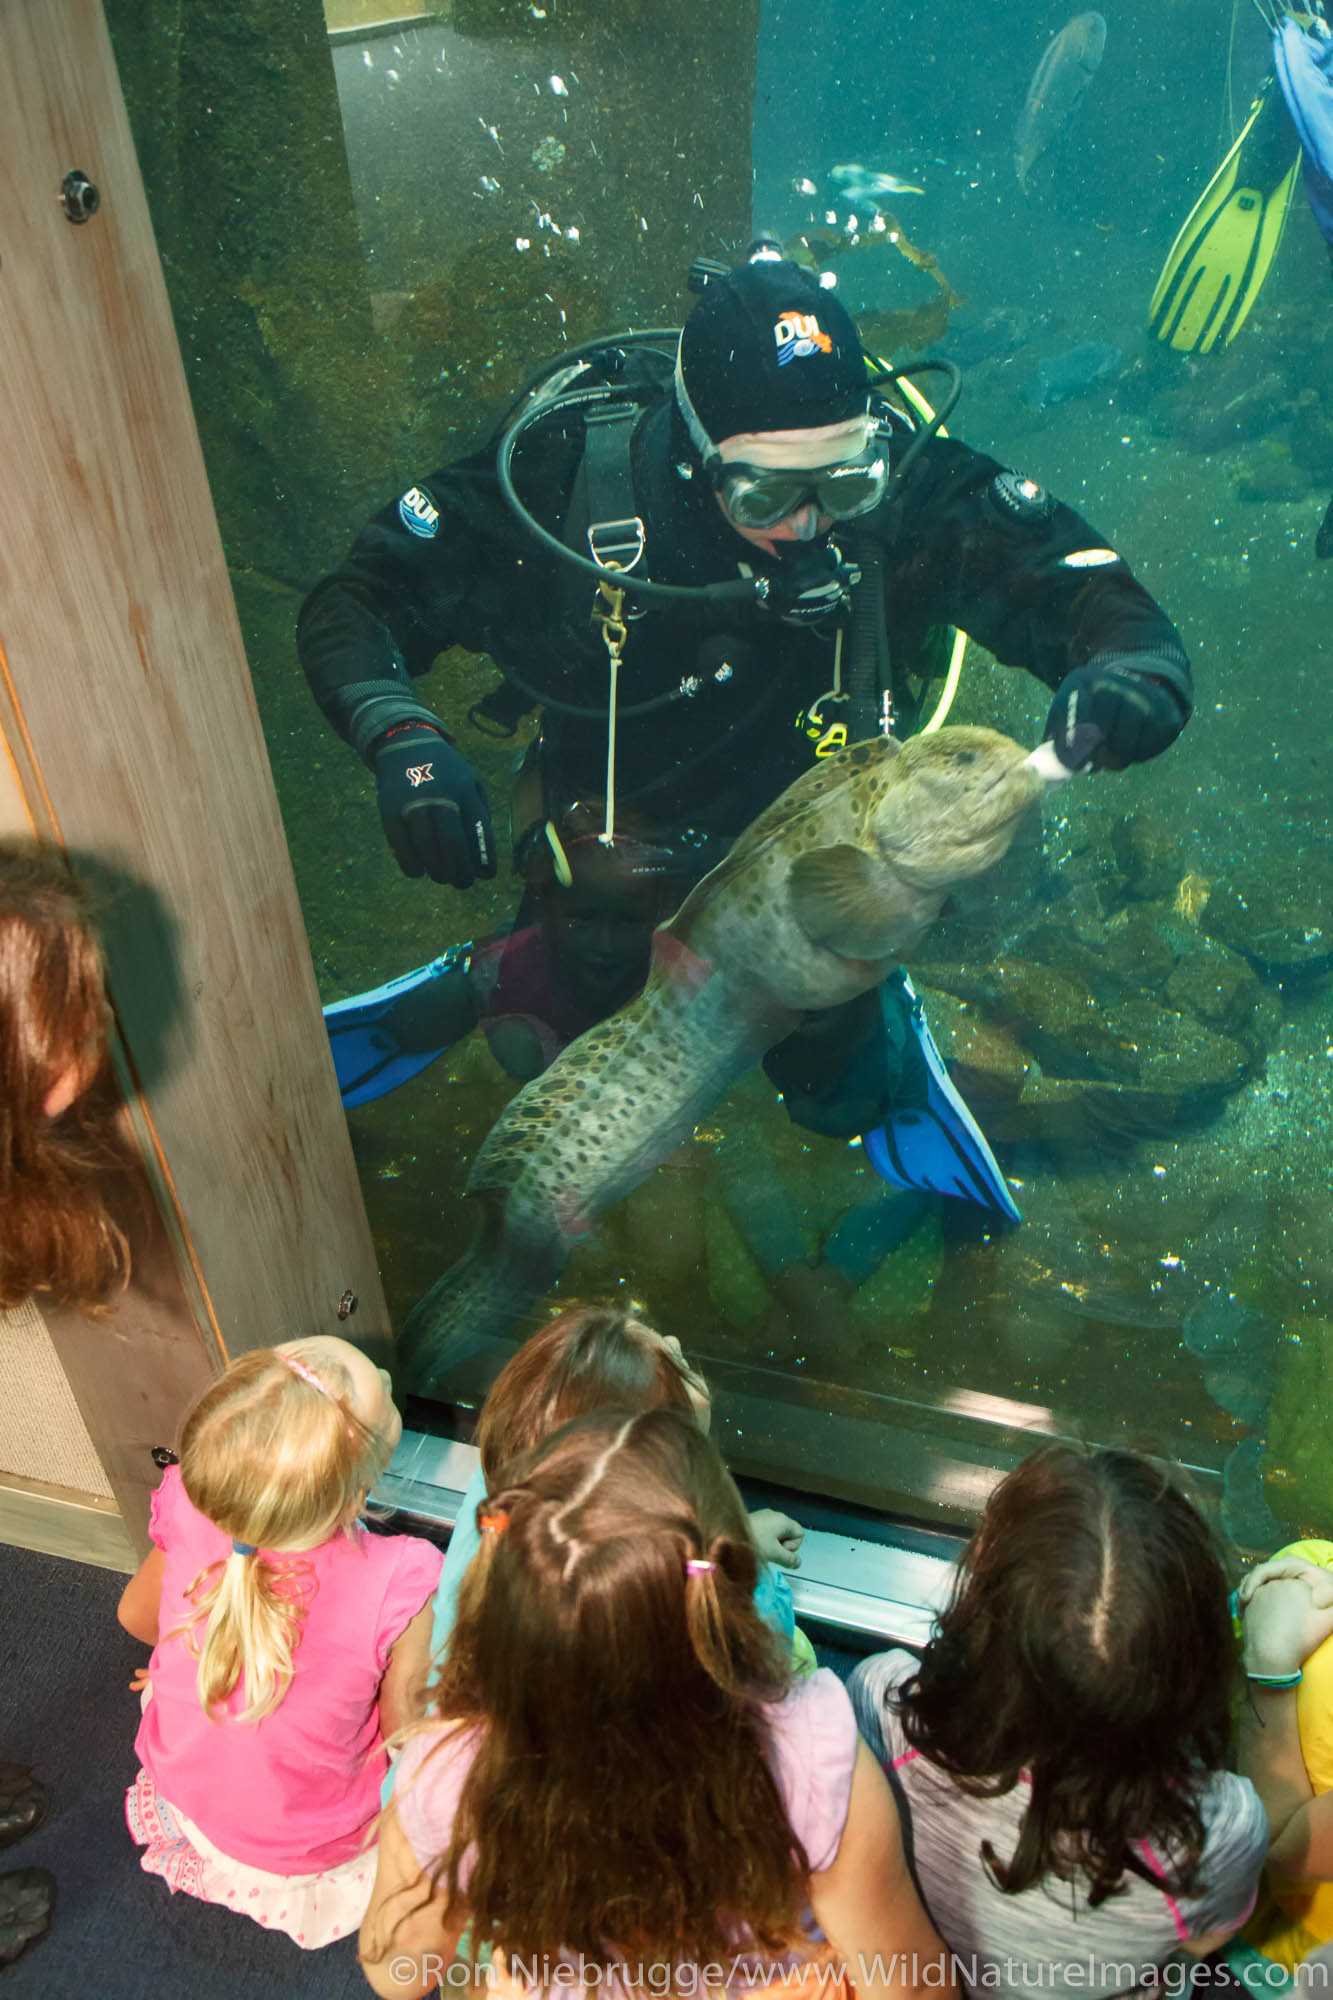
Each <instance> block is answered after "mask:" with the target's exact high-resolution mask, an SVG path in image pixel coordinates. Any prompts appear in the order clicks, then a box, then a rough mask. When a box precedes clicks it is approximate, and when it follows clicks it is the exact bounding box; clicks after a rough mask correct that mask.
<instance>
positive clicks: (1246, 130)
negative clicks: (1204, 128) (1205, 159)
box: [1148, 77, 1301, 354]
mask: <svg viewBox="0 0 1333 2000" xmlns="http://www.w3.org/2000/svg"><path fill="white" fill-rule="evenodd" d="M1293 146H1295V151H1294V152H1293ZM1300 164H1301V151H1300V146H1299V144H1297V143H1296V135H1295V133H1294V132H1293V131H1292V128H1291V122H1290V120H1289V119H1288V117H1287V115H1286V111H1285V109H1284V107H1283V103H1282V97H1281V94H1280V92H1278V91H1276V90H1274V89H1273V79H1272V78H1271V77H1270V78H1269V79H1268V82H1267V83H1266V84H1265V85H1264V87H1263V89H1262V90H1261V91H1260V93H1259V95H1258V96H1257V97H1256V98H1255V100H1254V103H1253V104H1252V105H1251V106H1250V115H1249V117H1248V118H1247V119H1246V121H1245V124H1244V126H1243V127H1242V129H1241V133H1240V137H1239V138H1238V139H1237V140H1236V143H1235V145H1234V146H1233V147H1232V148H1231V151H1230V152H1229V153H1228V154H1227V156H1226V158H1225V160H1223V162H1222V164H1221V166H1220V167H1219V168H1218V170H1217V172H1216V173H1215V174H1214V175H1213V178H1212V179H1211V180H1210V181H1209V183H1208V185H1207V187H1206V188H1205V189H1204V191H1203V193H1202V194H1201V195H1200V197H1199V199H1198V201H1196V202H1195V204H1194V207H1193V208H1192V209H1191V210H1190V213H1189V217H1188V219H1187V221H1186V223H1185V226H1184V228H1183V229H1182V230H1181V232H1180V234H1179V236H1177V238H1176V240H1175V242H1174V243H1173V244H1172V245H1171V254H1170V256H1169V257H1168V258H1167V260H1166V263H1165V264H1164V265H1163V267H1162V275H1161V277H1160V278H1159V279H1158V280H1157V289H1156V290H1155V291H1154V293H1153V295H1152V303H1151V305H1150V306H1149V308H1148V325H1149V327H1150V329H1151V330H1152V332H1153V333H1155V334H1156V336H1157V338H1158V339H1159V340H1161V341H1165V342H1166V344H1167V345H1168V346H1170V347H1174V348H1177V349H1178V350H1179V351H1180V352H1181V353H1182V354H1211V353H1212V350H1213V349H1214V348H1215V347H1216V346H1217V344H1218V342H1219V341H1220V342H1221V343H1222V345H1223V346H1226V345H1227V344H1228V343H1229V342H1230V341H1233V340H1234V339H1235V337H1236V335H1237V334H1238V333H1239V332H1240V330H1241V328H1242V326H1243V325H1244V324H1245V320H1246V318H1247V316H1248V314H1249V311H1250V308H1251V306H1252V305H1253V304H1254V302H1255V300H1256V299H1257V298H1258V296H1259V291H1260V287H1261V286H1262V285H1263V282H1264V279H1265V278H1266V277H1267V276H1268V273H1269V270H1270V268H1271V266H1272V263H1273V259H1274V257H1275V256H1276V255H1277V246H1278V244H1279V243H1280V242H1281V241H1282V231H1283V228H1284V227H1285V225H1286V220H1287V210H1288V209H1289V208H1290V206H1291V197H1292V194H1293V192H1294V190H1295V187H1296V176H1297V172H1298V170H1299V168H1300Z"/></svg>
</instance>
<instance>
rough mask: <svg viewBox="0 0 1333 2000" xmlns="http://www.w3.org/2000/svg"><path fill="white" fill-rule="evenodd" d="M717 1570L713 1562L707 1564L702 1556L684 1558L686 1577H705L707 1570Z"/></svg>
mask: <svg viewBox="0 0 1333 2000" xmlns="http://www.w3.org/2000/svg"><path fill="white" fill-rule="evenodd" d="M716 1568H717V1564H716V1563H715V1562H708V1561H707V1560H706V1559H705V1558H704V1557H703V1556H686V1558H685V1574H686V1576H707V1574H708V1572H709V1570H713V1569H716Z"/></svg>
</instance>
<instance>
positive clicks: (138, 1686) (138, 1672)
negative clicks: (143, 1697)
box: [130, 1667, 148, 1694]
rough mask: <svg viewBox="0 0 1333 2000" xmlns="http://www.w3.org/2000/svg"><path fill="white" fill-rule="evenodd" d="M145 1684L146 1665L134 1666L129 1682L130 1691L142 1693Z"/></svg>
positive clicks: (146, 1675) (146, 1683)
mask: <svg viewBox="0 0 1333 2000" xmlns="http://www.w3.org/2000/svg"><path fill="white" fill-rule="evenodd" d="M147 1685H148V1669H147V1667H136V1668H135V1670H134V1679H133V1680H132V1681H131V1682H130V1693H131V1694H142V1693H143V1691H144V1689H145V1688H146V1687H147Z"/></svg>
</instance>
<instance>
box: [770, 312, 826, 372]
mask: <svg viewBox="0 0 1333 2000" xmlns="http://www.w3.org/2000/svg"><path fill="white" fill-rule="evenodd" d="M773 338H774V340H775V341H776V342H777V345H778V367H779V368H785V367H786V365H787V363H788V362H789V361H799V360H800V359H801V358H802V356H804V355H807V354H832V352H833V340H832V337H831V336H830V335H829V334H827V333H825V331H824V329H823V327H822V326H821V325H820V324H819V321H818V320H817V319H816V318H815V316H814V314H813V313H803V312H785V313H783V315H782V318H781V319H780V320H778V321H777V323H776V325H775V326H774V328H773Z"/></svg>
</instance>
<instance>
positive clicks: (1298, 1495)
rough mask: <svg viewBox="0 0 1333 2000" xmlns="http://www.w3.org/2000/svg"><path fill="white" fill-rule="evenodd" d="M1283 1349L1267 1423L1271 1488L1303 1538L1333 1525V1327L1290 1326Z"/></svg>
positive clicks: (1305, 1322) (1309, 1321)
mask: <svg viewBox="0 0 1333 2000" xmlns="http://www.w3.org/2000/svg"><path fill="white" fill-rule="evenodd" d="M1286 1331H1287V1338H1286V1339H1285V1340H1284V1341H1282V1342H1280V1343H1279V1347H1278V1352H1277V1357H1276V1366H1277V1386H1276V1388H1275V1390H1274V1392H1273V1399H1272V1406H1271V1408H1270V1411H1269V1418H1268V1460H1267V1472H1268V1484H1269V1491H1270V1493H1271V1495H1272V1498H1273V1501H1274V1503H1275V1505H1276V1506H1277V1507H1278V1508H1280V1510H1281V1512H1282V1513H1283V1514H1284V1515H1285V1516H1286V1517H1287V1518H1288V1519H1289V1520H1291V1521H1293V1522H1295V1523H1296V1525H1297V1528H1298V1532H1299V1533H1301V1534H1303V1535H1308V1534H1320V1535H1322V1534H1327V1533H1328V1530H1329V1526H1330V1523H1333V1452H1330V1450H1329V1440H1328V1385H1329V1382H1330V1380H1331V1379H1333V1373H1331V1372H1330V1371H1333V1321H1330V1320H1327V1319H1316V1318H1313V1317H1305V1316H1302V1317H1301V1318H1299V1319H1295V1320H1292V1321H1289V1322H1288V1324H1287V1328H1286Z"/></svg>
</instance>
